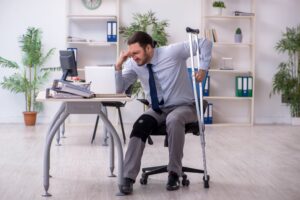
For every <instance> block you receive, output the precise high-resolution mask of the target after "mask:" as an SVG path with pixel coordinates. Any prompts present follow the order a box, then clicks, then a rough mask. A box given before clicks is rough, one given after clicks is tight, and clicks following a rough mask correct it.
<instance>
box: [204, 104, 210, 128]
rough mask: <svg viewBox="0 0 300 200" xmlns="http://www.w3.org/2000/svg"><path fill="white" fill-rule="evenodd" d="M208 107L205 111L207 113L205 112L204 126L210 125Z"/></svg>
mask: <svg viewBox="0 0 300 200" xmlns="http://www.w3.org/2000/svg"><path fill="white" fill-rule="evenodd" d="M208 109H209V108H208V106H207V108H206V110H205V112H204V117H203V119H204V124H208Z"/></svg>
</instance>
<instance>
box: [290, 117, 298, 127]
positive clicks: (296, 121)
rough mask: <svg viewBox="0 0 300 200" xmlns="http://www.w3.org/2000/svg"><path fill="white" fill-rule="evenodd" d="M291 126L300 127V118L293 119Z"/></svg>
mask: <svg viewBox="0 0 300 200" xmlns="http://www.w3.org/2000/svg"><path fill="white" fill-rule="evenodd" d="M291 124H292V125H293V126H300V117H292V121H291Z"/></svg>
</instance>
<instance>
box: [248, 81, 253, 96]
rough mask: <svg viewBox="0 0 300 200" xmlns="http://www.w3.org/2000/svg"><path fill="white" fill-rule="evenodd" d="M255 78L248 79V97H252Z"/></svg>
mask: <svg viewBox="0 0 300 200" xmlns="http://www.w3.org/2000/svg"><path fill="white" fill-rule="evenodd" d="M252 88H253V77H252V76H249V77H248V97H252Z"/></svg>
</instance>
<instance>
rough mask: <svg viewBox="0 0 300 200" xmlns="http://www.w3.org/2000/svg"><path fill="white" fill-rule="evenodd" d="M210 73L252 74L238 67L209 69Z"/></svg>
mask: <svg viewBox="0 0 300 200" xmlns="http://www.w3.org/2000/svg"><path fill="white" fill-rule="evenodd" d="M209 72H212V73H225V74H226V73H230V74H252V72H251V71H249V70H239V69H209Z"/></svg>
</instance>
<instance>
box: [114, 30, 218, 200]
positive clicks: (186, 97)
mask: <svg viewBox="0 0 300 200" xmlns="http://www.w3.org/2000/svg"><path fill="white" fill-rule="evenodd" d="M127 44H128V50H127V51H123V52H121V55H120V57H119V59H118V60H117V63H116V66H115V70H116V84H117V92H124V91H125V90H126V88H127V87H128V86H129V85H131V84H133V83H134V82H135V81H136V80H137V79H139V80H140V81H141V84H142V87H143V90H144V93H145V96H146V98H147V100H148V101H149V102H150V106H151V107H150V108H149V109H148V110H147V111H146V112H145V113H144V114H142V115H141V116H140V117H139V118H138V120H137V121H136V122H135V123H134V125H133V130H132V132H131V135H130V141H129V144H128V149H127V151H126V155H125V160H124V180H123V185H122V186H121V191H122V192H123V193H124V194H131V193H132V191H133V183H134V182H135V179H136V177H137V175H138V173H139V170H140V166H141V158H142V154H143V151H144V148H145V142H146V139H147V138H148V136H149V134H150V133H151V131H152V130H153V129H155V128H156V127H157V126H159V125H160V124H161V123H162V122H164V121H166V126H167V133H168V144H169V164H168V172H169V176H168V182H167V185H166V189H167V190H177V189H178V188H179V176H180V175H181V173H182V158H183V146H184V139H185V124H186V123H189V122H194V121H197V114H196V108H195V100H194V95H193V89H192V85H191V83H190V81H189V77H188V73H187V68H186V60H187V59H188V58H189V57H190V54H189V53H190V52H189V43H188V42H180V43H175V44H171V45H168V46H163V47H159V48H155V45H154V42H153V40H152V38H151V36H149V35H148V34H147V33H145V32H140V31H139V32H136V33H134V34H133V35H132V36H131V37H130V38H129V40H128V42H127ZM211 49H212V43H211V42H210V41H208V40H206V39H199V51H200V60H201V66H200V69H199V71H198V72H197V73H196V74H195V77H196V80H197V81H202V80H203V79H204V78H205V74H206V71H207V69H208V67H209V64H210V60H211ZM193 50H194V52H196V51H195V50H196V43H193Z"/></svg>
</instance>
